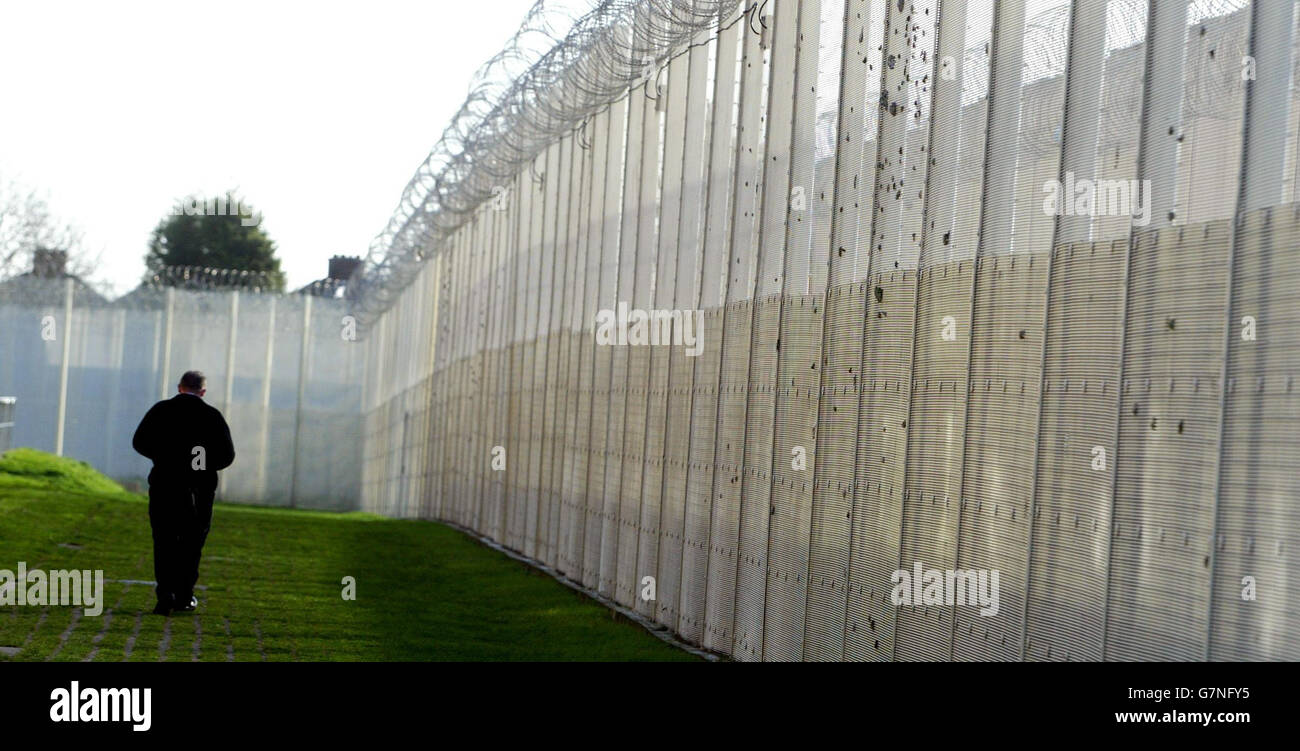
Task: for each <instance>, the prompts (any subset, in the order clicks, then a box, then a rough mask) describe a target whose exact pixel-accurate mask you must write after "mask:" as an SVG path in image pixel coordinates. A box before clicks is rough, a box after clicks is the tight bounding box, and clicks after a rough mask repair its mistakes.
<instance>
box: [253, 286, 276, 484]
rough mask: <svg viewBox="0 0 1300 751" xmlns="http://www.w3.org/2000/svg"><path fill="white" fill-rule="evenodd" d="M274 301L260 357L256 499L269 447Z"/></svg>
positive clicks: (264, 480) (273, 299) (262, 480)
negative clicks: (260, 389)
mask: <svg viewBox="0 0 1300 751" xmlns="http://www.w3.org/2000/svg"><path fill="white" fill-rule="evenodd" d="M275 303H276V298H275V297H271V314H270V315H269V316H267V319H266V354H265V356H264V357H263V358H262V362H263V367H264V370H263V371H262V431H261V432H262V451H261V458H260V459H259V460H258V464H257V493H258V497H257V500H259V501H265V500H266V465H267V455H268V453H269V449H270V448H271V442H270V439H271V361H272V360H273V359H274V357H275Z"/></svg>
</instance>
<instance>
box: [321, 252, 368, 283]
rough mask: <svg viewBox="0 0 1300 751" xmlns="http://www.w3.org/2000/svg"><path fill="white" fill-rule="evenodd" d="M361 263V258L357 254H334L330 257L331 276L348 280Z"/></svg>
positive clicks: (331, 277) (338, 279)
mask: <svg viewBox="0 0 1300 751" xmlns="http://www.w3.org/2000/svg"><path fill="white" fill-rule="evenodd" d="M360 265H361V259H360V258H358V257H356V256H334V257H333V258H331V259H330V271H329V278H330V279H334V280H336V281H340V282H346V281H347V280H348V279H351V278H352V273H353V272H354V271H356V270H357V267H359V266H360Z"/></svg>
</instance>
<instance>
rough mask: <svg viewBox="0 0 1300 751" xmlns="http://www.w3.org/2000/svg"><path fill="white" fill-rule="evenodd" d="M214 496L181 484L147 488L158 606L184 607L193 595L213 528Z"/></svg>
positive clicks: (157, 485) (206, 491)
mask: <svg viewBox="0 0 1300 751" xmlns="http://www.w3.org/2000/svg"><path fill="white" fill-rule="evenodd" d="M214 495H215V491H214V490H206V489H204V488H194V487H189V486H186V485H183V484H173V483H161V484H160V483H150V485H149V525H150V527H152V528H153V572H154V579H155V581H157V582H158V588H157V590H156V591H157V593H158V602H159V603H161V604H164V605H167V606H169V607H170V606H173V605H175V606H177V607H180V606H184V605H187V604H189V601H190V598H191V597H192V596H193V595H194V583H195V582H196V581H198V579H199V559H200V557H201V556H202V554H203V543H204V542H206V541H207V539H208V529H209V528H210V527H211V526H212V499H213V496H214Z"/></svg>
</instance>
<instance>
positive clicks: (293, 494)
mask: <svg viewBox="0 0 1300 751" xmlns="http://www.w3.org/2000/svg"><path fill="white" fill-rule="evenodd" d="M311 300H312V296H311V295H309V294H304V295H303V304H302V347H301V348H300V349H299V350H298V404H297V407H296V408H295V409H294V413H293V473H292V474H291V475H289V508H297V506H298V437H299V436H300V435H301V434H302V396H303V392H304V391H306V390H307V365H308V358H307V353H308V347H309V346H310V344H311Z"/></svg>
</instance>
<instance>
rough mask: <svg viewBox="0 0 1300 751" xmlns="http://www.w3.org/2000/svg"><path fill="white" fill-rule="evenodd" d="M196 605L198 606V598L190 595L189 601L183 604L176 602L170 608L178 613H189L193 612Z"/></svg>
mask: <svg viewBox="0 0 1300 751" xmlns="http://www.w3.org/2000/svg"><path fill="white" fill-rule="evenodd" d="M198 606H199V598H197V597H195V596H193V595H191V596H190V601H189V602H188V603H186V604H184V605H181V604H179V603H178V604H176V605H175V606H174V607H173V608H172V610H175V611H176V612H178V613H190V612H193V611H194V610H195V609H196V608H198Z"/></svg>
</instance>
